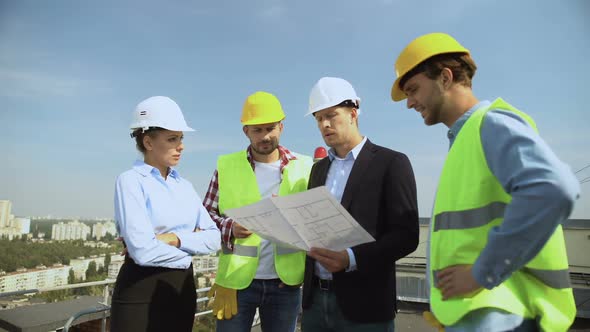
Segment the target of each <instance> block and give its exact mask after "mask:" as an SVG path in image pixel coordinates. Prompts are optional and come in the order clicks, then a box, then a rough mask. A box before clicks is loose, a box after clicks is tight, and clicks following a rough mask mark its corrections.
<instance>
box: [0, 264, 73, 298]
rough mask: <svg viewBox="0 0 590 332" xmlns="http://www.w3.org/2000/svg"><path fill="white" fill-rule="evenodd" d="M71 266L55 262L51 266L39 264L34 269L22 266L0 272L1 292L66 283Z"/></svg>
mask: <svg viewBox="0 0 590 332" xmlns="http://www.w3.org/2000/svg"><path fill="white" fill-rule="evenodd" d="M69 273H70V267H69V266H67V265H61V264H54V265H53V266H51V267H46V266H44V265H39V266H37V267H36V268H34V269H28V270H27V269H25V268H20V269H18V270H16V272H11V273H5V272H3V271H2V272H0V293H5V292H14V291H19V290H26V289H37V288H48V287H55V286H61V285H66V284H67V283H68V275H69Z"/></svg>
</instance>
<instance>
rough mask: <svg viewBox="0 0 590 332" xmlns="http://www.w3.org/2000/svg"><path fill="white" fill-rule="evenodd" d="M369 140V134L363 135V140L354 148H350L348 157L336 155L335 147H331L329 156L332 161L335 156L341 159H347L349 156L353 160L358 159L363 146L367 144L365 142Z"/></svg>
mask: <svg viewBox="0 0 590 332" xmlns="http://www.w3.org/2000/svg"><path fill="white" fill-rule="evenodd" d="M366 142H367V136H364V137H363V140H362V141H361V142H360V143H359V144H357V145H356V146H355V147H354V148H353V149H352V150H350V151H349V152H348V153H347V154H346V157H344V158H340V157H338V156H337V155H336V150H334V149H333V148H330V150H328V156H329V157H330V161H334V158H337V159H340V160H346V159H348V158H351V157H352V159H353V160H356V158H357V157H358V155H359V153H361V150H362V149H363V146H365V143H366Z"/></svg>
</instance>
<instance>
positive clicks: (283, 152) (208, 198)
mask: <svg viewBox="0 0 590 332" xmlns="http://www.w3.org/2000/svg"><path fill="white" fill-rule="evenodd" d="M278 149H279V159H280V160H281V163H280V167H279V169H280V171H281V179H282V175H283V170H284V169H285V167H286V166H287V165H288V164H289V161H291V160H295V159H297V157H295V155H294V154H292V153H291V151H289V150H287V149H286V148H284V147H282V146H280V145H279V147H278ZM246 151H247V156H248V161H249V162H250V166H252V170H254V158H252V147H251V146H248V149H247V150H246ZM203 205H204V206H205V209H207V211H208V212H209V215H210V216H211V219H213V221H214V222H215V223H216V224H217V227H218V228H219V229H220V230H221V242H222V243H223V244H224V245H225V246H226V247H227V248H228V249H229V250H233V241H232V240H233V234H232V226H233V224H234V221H233V220H232V219H231V218H230V217H226V216H225V215H221V214H220V213H219V180H218V178H217V170H215V172H213V177H212V178H211V182H209V189H208V190H207V194H206V195H205V201H204V202H203Z"/></svg>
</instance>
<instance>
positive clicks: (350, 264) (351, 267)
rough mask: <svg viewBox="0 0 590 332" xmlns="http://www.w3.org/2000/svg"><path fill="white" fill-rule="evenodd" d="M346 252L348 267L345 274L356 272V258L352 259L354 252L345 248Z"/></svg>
mask: <svg viewBox="0 0 590 332" xmlns="http://www.w3.org/2000/svg"><path fill="white" fill-rule="evenodd" d="M346 252H348V267H347V268H346V270H345V271H346V272H352V271H356V258H355V257H354V252H353V251H352V249H350V248H346Z"/></svg>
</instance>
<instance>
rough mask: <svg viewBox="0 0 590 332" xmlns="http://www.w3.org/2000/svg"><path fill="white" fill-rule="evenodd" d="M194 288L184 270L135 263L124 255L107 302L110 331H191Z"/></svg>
mask: <svg viewBox="0 0 590 332" xmlns="http://www.w3.org/2000/svg"><path fill="white" fill-rule="evenodd" d="M196 300H197V296H196V290H195V282H194V279H193V267H192V265H191V266H190V267H189V268H188V269H169V268H164V267H148V266H139V265H137V264H135V262H133V260H132V259H129V258H126V259H125V263H124V264H123V266H122V267H121V270H120V271H119V275H118V276H117V282H116V283H115V289H114V291H113V299H112V302H111V331H112V332H130V331H191V330H192V326H193V321H194V318H195V308H196Z"/></svg>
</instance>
